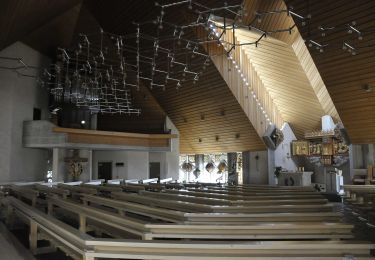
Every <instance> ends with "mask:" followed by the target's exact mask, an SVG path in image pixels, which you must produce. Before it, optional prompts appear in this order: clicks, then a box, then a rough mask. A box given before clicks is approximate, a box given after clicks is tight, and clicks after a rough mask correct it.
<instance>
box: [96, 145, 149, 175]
mask: <svg viewBox="0 0 375 260" xmlns="http://www.w3.org/2000/svg"><path fill="white" fill-rule="evenodd" d="M92 162H93V165H92V178H93V179H97V178H98V163H99V162H112V178H113V179H147V178H148V176H149V155H148V152H130V151H93V159H92ZM116 163H124V166H123V167H116Z"/></svg>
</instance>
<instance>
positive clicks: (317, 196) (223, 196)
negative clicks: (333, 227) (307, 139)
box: [164, 190, 324, 201]
mask: <svg viewBox="0 0 375 260" xmlns="http://www.w3.org/2000/svg"><path fill="white" fill-rule="evenodd" d="M164 192H165V193H171V194H182V195H192V196H195V197H204V198H216V199H227V200H233V201H239V200H248V199H252V200H282V199H284V200H306V199H322V198H324V197H323V196H322V195H321V194H314V195H298V196H297V195H280V196H242V195H228V194H219V193H209V192H200V191H186V190H165V191H164Z"/></svg>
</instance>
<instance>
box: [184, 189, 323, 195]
mask: <svg viewBox="0 0 375 260" xmlns="http://www.w3.org/2000/svg"><path fill="white" fill-rule="evenodd" d="M187 190H188V191H199V192H207V193H216V194H226V195H240V196H263V197H264V196H271V197H277V196H300V195H302V196H303V195H308V196H309V195H319V193H317V192H315V191H302V192H298V194H294V193H288V192H280V191H275V192H265V191H236V190H233V191H228V190H215V189H196V188H188V189H187Z"/></svg>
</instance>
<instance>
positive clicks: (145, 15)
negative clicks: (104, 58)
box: [84, 0, 265, 153]
mask: <svg viewBox="0 0 375 260" xmlns="http://www.w3.org/2000/svg"><path fill="white" fill-rule="evenodd" d="M216 2H218V1H216ZM237 2H239V1H237ZM84 3H85V4H87V7H88V9H89V10H90V11H91V12H92V13H93V15H94V16H95V17H96V18H97V20H98V22H99V23H100V24H101V26H102V27H103V28H104V30H106V31H110V32H113V33H119V34H125V33H134V32H135V26H134V25H133V24H132V22H137V21H140V20H141V21H145V20H151V19H155V17H156V16H157V15H159V12H160V10H159V9H158V8H155V6H154V3H153V2H150V1H147V0H140V1H129V2H127V4H126V5H124V4H123V1H120V0H110V1H106V2H105V3H104V2H103V1H85V2H84ZM210 3H212V4H214V3H215V1H210ZM171 13H172V14H173V17H175V18H176V19H177V20H179V21H184V19H186V15H185V14H184V13H181V12H180V11H179V10H178V9H176V10H173V12H171ZM108 17H111V19H108ZM151 93H152V94H153V96H154V97H155V98H156V99H157V101H158V102H159V104H160V105H161V106H162V107H163V109H164V110H165V111H166V113H167V115H168V116H169V117H170V118H171V120H172V122H173V123H174V124H175V125H176V127H177V128H178V129H179V131H180V152H181V153H209V152H230V151H246V150H263V149H265V145H264V144H263V141H262V140H261V138H260V137H259V136H258V135H257V134H256V132H255V130H254V128H253V126H252V125H251V123H250V122H249V120H248V119H247V117H246V115H245V113H244V112H243V110H242V108H241V106H240V105H239V103H238V102H237V100H236V99H235V97H234V96H233V94H232V93H231V92H230V90H229V89H228V86H227V85H226V83H225V81H224V80H223V78H222V77H221V76H220V74H219V72H218V71H217V70H216V68H215V67H214V66H209V67H208V69H207V71H205V73H204V74H203V75H202V77H201V78H200V80H199V81H198V82H197V84H196V85H193V84H191V83H184V84H183V86H182V87H181V88H180V90H179V91H177V90H176V89H175V86H171V85H170V86H167V90H166V91H165V92H164V91H161V90H157V89H154V90H152V92H151ZM223 113H224V115H223ZM202 117H203V118H204V119H201V118H202Z"/></svg>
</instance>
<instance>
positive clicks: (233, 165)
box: [227, 153, 238, 184]
mask: <svg viewBox="0 0 375 260" xmlns="http://www.w3.org/2000/svg"><path fill="white" fill-rule="evenodd" d="M227 156H228V183H233V184H238V176H237V153H228V155H227Z"/></svg>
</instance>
